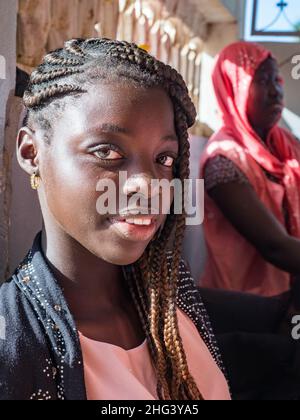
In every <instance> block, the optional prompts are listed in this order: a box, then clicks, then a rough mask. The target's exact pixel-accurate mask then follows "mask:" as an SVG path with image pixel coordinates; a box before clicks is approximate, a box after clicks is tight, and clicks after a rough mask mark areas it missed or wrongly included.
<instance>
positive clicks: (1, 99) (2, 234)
mask: <svg viewBox="0 0 300 420" xmlns="http://www.w3.org/2000/svg"><path fill="white" fill-rule="evenodd" d="M8 4H9V7H8ZM16 17H17V0H9V2H8V1H7V0H0V29H1V32H0V55H1V57H2V59H1V63H2V66H1V70H2V71H3V63H4V65H5V75H4V74H3V73H2V71H1V74H0V282H1V280H2V279H3V278H4V275H5V273H4V272H5V269H6V263H7V246H8V243H7V240H8V224H7V218H6V216H7V211H8V210H9V209H8V208H7V202H6V200H7V191H8V184H7V181H6V179H5V174H6V171H5V158H6V155H5V153H4V145H5V141H4V129H5V118H6V104H7V99H8V97H9V95H10V94H13V92H14V87H15V73H16ZM3 76H5V78H3Z"/></svg>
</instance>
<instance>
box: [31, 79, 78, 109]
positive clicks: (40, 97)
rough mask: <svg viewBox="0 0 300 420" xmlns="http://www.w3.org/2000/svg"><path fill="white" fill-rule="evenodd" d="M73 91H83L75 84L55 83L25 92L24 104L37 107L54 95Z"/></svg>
mask: <svg viewBox="0 0 300 420" xmlns="http://www.w3.org/2000/svg"><path fill="white" fill-rule="evenodd" d="M72 92H83V90H82V89H81V88H80V87H79V86H74V85H57V84H55V85H53V86H49V87H45V88H43V89H41V90H38V91H35V92H34V93H33V92H28V91H26V92H25V93H24V97H23V100H24V104H25V106H26V107H27V108H35V107H37V106H39V105H41V104H43V103H46V102H47V101H48V100H49V99H51V98H53V97H55V96H56V97H58V96H60V95H66V94H70V93H72Z"/></svg>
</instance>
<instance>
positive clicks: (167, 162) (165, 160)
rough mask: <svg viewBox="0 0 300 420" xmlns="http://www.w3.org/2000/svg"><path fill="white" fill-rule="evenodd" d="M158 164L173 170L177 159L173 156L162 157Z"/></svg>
mask: <svg viewBox="0 0 300 420" xmlns="http://www.w3.org/2000/svg"><path fill="white" fill-rule="evenodd" d="M158 163H160V164H161V165H163V166H166V167H167V168H172V167H173V165H174V163H175V159H174V158H173V157H172V156H160V157H159V158H158Z"/></svg>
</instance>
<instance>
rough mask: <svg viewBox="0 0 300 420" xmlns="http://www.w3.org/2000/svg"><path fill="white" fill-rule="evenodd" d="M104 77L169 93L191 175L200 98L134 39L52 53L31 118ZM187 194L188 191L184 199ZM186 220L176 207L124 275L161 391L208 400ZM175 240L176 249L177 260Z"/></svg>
mask: <svg viewBox="0 0 300 420" xmlns="http://www.w3.org/2000/svg"><path fill="white" fill-rule="evenodd" d="M104 79H106V80H109V82H114V81H119V80H120V79H123V80H125V81H127V82H128V83H135V84H138V86H140V87H141V88H152V87H160V88H162V89H164V90H165V92H166V93H167V94H168V95H169V96H170V98H171V100H172V102H173V105H174V114H175V121H176V131H177V136H178V139H179V149H180V159H179V163H178V165H177V166H176V167H175V171H174V177H176V178H179V179H180V180H181V181H182V182H183V181H184V179H187V178H188V177H189V141H188V128H189V127H191V126H192V125H193V124H194V122H195V119H196V110H195V107H194V104H193V102H192V100H191V98H190V96H189V93H188V89H187V86H186V84H185V82H184V80H183V78H182V76H181V75H180V74H179V73H178V72H177V71H176V70H175V69H173V68H171V67H170V66H168V65H165V64H164V63H162V62H160V61H158V60H156V59H155V58H154V57H152V56H151V55H149V54H148V53H147V52H146V51H145V50H143V49H141V48H139V47H138V46H137V45H135V44H132V43H128V42H126V41H116V40H111V39H107V38H102V39H100V38H91V39H87V40H84V39H72V40H70V41H67V42H66V43H65V45H64V47H63V48H61V49H57V50H55V51H53V52H51V53H49V54H47V55H46V56H45V58H44V60H43V63H42V64H41V65H40V66H39V67H38V68H37V69H36V71H34V72H33V73H32V75H31V79H30V83H29V86H28V89H27V91H26V92H25V94H24V104H25V106H26V108H27V114H28V115H27V121H28V124H29V123H30V122H31V121H33V122H36V123H37V124H40V125H45V126H47V127H48V126H51V125H52V124H53V120H54V121H55V116H56V114H52V113H51V110H52V108H53V112H55V111H56V110H57V109H59V106H60V104H61V105H62V106H63V104H64V103H65V102H66V100H67V99H68V98H69V97H70V96H73V100H77V98H78V97H80V96H81V95H82V94H84V93H85V92H88V90H89V88H90V87H91V86H93V85H94V84H95V83H97V82H98V81H100V82H101V80H104ZM74 93H76V95H73V94H74ZM53 100H59V101H58V102H57V103H56V104H55V107H52V106H51V105H52V101H53ZM44 110H46V112H44ZM49 115H50V117H49ZM53 117H54V118H53ZM48 131H49V130H48ZM184 199H185V197H184V196H183V197H182V201H183V203H184ZM183 208H184V207H183ZM184 227H185V215H184V214H182V215H175V214H174V208H173V206H172V209H171V214H170V215H168V217H167V219H166V222H165V225H164V227H163V229H162V232H161V233H160V235H157V237H156V238H154V240H153V241H152V242H151V244H149V246H148V248H147V249H146V251H145V253H144V255H143V257H142V258H141V259H140V261H138V262H136V263H135V264H133V265H132V266H129V267H126V268H124V275H125V278H126V281H127V282H128V287H129V290H130V293H131V296H132V299H133V302H134V304H135V306H136V309H137V312H138V315H139V317H140V320H141V325H142V327H143V329H144V332H145V335H146V337H147V340H148V344H149V348H150V351H151V357H152V362H153V366H154V368H155V371H156V375H157V395H158V398H159V399H176V400H186V399H195V400H201V399H203V398H202V395H201V393H200V391H199V390H198V388H197V385H196V383H195V381H194V379H193V377H192V376H191V374H190V372H189V368H188V364H187V359H186V355H185V351H184V347H183V343H182V339H181V336H180V332H179V327H178V319H177V311H176V308H177V307H176V302H177V293H178V287H177V284H178V276H179V266H180V257H181V249H182V242H183V236H184ZM168 247H170V248H171V249H172V252H173V261H172V265H171V267H170V266H169V264H168V258H167V249H168Z"/></svg>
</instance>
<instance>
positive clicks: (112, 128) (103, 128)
mask: <svg viewBox="0 0 300 420" xmlns="http://www.w3.org/2000/svg"><path fill="white" fill-rule="evenodd" d="M91 133H115V134H116V133H117V134H126V135H130V130H128V129H126V128H123V127H120V126H118V125H117V124H111V123H104V124H100V125H98V126H95V127H93V128H89V129H88V130H87V131H86V134H91ZM161 140H162V141H170V140H171V141H176V142H178V138H177V136H176V134H169V135H167V136H164V137H162V139H161Z"/></svg>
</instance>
